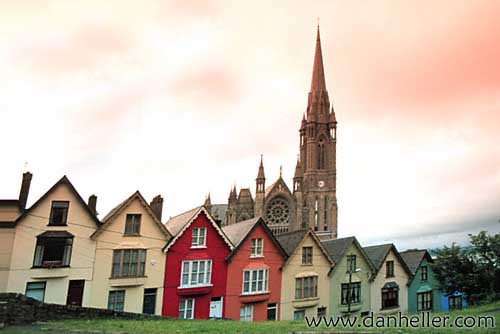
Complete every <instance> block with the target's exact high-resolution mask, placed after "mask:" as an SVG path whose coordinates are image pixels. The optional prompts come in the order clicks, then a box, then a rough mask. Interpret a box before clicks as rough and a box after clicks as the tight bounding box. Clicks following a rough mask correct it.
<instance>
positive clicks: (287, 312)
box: [276, 229, 334, 320]
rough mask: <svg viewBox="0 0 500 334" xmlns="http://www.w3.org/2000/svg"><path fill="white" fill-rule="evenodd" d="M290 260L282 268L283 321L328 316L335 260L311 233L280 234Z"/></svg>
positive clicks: (281, 311) (281, 315) (279, 236)
mask: <svg viewBox="0 0 500 334" xmlns="http://www.w3.org/2000/svg"><path fill="white" fill-rule="evenodd" d="M276 238H277V239H278V241H279V242H280V243H281V245H282V246H283V248H284V249H285V251H286V252H287V253H288V255H289V257H288V259H287V261H286V262H285V264H284V265H283V269H282V279H281V282H282V283H281V305H280V306H281V308H280V319H281V320H302V319H304V317H305V316H307V317H308V318H311V317H313V316H326V315H327V314H328V312H329V311H328V310H327V307H328V304H329V296H330V293H329V291H330V280H329V276H328V275H329V273H330V269H331V268H332V267H333V264H334V263H333V261H332V260H331V258H330V257H329V256H328V253H327V252H326V250H325V249H324V248H323V246H322V244H321V242H320V241H319V239H318V238H317V237H316V235H315V234H314V232H312V230H310V229H309V230H298V231H293V232H288V233H283V234H280V235H277V236H276Z"/></svg>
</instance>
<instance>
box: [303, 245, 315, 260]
mask: <svg viewBox="0 0 500 334" xmlns="http://www.w3.org/2000/svg"><path fill="white" fill-rule="evenodd" d="M312 263H313V248H312V247H302V264H312Z"/></svg>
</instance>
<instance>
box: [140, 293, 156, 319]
mask: <svg viewBox="0 0 500 334" xmlns="http://www.w3.org/2000/svg"><path fill="white" fill-rule="evenodd" d="M156 290H157V289H144V302H143V304H142V313H146V314H155V309H156Z"/></svg>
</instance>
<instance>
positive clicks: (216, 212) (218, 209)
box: [210, 204, 227, 225]
mask: <svg viewBox="0 0 500 334" xmlns="http://www.w3.org/2000/svg"><path fill="white" fill-rule="evenodd" d="M226 211H227V204H212V207H211V208H210V213H211V214H212V216H214V218H215V219H216V220H219V221H220V222H221V225H225V224H226Z"/></svg>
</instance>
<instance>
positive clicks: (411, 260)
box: [400, 249, 432, 275]
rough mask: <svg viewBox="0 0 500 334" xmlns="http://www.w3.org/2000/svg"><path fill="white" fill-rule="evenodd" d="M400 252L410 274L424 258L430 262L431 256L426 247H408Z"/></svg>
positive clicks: (414, 271) (413, 272)
mask: <svg viewBox="0 0 500 334" xmlns="http://www.w3.org/2000/svg"><path fill="white" fill-rule="evenodd" d="M400 254H401V258H402V259H403V261H404V262H405V264H406V266H407V267H408V269H409V270H410V272H411V274H412V275H415V273H416V272H417V270H418V267H420V263H421V262H422V260H423V259H424V258H427V260H428V261H430V262H432V257H431V256H430V254H429V252H427V250H426V249H409V250H406V251H404V252H401V253H400Z"/></svg>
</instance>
